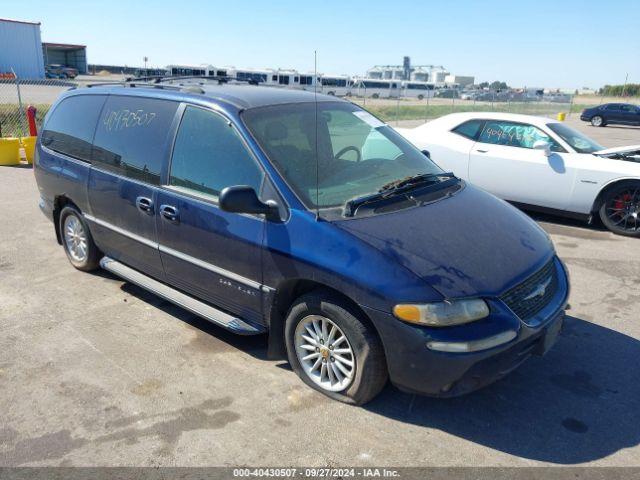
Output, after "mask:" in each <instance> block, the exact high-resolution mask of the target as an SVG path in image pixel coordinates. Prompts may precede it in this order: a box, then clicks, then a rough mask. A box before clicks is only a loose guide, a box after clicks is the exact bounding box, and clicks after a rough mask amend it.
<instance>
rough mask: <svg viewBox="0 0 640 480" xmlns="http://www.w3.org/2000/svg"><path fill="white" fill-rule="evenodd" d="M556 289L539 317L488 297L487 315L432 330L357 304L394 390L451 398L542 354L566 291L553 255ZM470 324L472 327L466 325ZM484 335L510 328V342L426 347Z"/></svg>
mask: <svg viewBox="0 0 640 480" xmlns="http://www.w3.org/2000/svg"><path fill="white" fill-rule="evenodd" d="M555 263H556V268H557V270H558V275H559V287H560V288H559V289H558V291H557V294H556V296H555V297H554V299H553V301H552V302H550V304H549V306H548V308H546V309H545V311H544V312H543V315H544V319H543V320H542V321H540V322H537V323H536V324H535V326H530V325H527V324H526V323H524V322H522V321H521V320H520V319H519V318H518V317H516V316H515V315H514V314H513V313H512V312H511V311H510V310H509V309H508V308H507V307H506V306H505V305H504V304H502V303H501V302H500V301H499V300H492V299H488V301H489V303H490V305H491V315H490V316H489V317H488V318H487V319H485V320H483V321H479V322H474V323H475V324H474V323H472V324H468V325H462V326H460V327H455V330H454V329H451V328H450V327H446V328H440V329H433V328H426V327H422V326H417V325H413V324H408V323H405V322H402V321H400V320H398V319H396V318H395V317H394V316H393V315H392V314H390V313H386V312H381V311H379V310H374V309H370V308H367V307H363V308H364V309H365V311H366V313H367V314H368V315H369V318H370V319H371V320H372V322H373V323H374V325H375V327H376V329H377V330H378V333H379V334H380V336H381V339H382V343H383V345H384V349H385V355H386V359H387V367H388V370H389V377H390V379H391V382H392V383H393V384H394V385H395V386H396V387H398V388H399V389H400V390H403V391H407V392H411V393H418V394H422V395H429V396H437V397H454V396H459V395H463V394H465V393H469V392H472V391H474V390H477V389H479V388H482V387H484V386H486V385H489V384H490V383H493V382H495V381H497V380H499V379H500V378H502V377H504V376H505V375H507V374H508V373H510V372H511V371H513V370H515V369H516V368H517V367H519V366H520V365H521V364H522V363H523V362H524V361H525V360H527V358H529V357H530V356H531V355H543V354H544V353H546V352H547V351H548V350H549V348H551V347H552V346H553V344H554V343H555V341H556V339H557V337H558V335H559V333H560V330H561V328H562V324H563V319H564V316H565V308H566V305H567V298H568V294H569V288H568V278H567V274H566V272H565V269H564V267H563V266H562V265H561V263H560V261H559V260H557V259H556V260H555ZM471 329H473V330H471ZM483 330H484V331H485V332H486V336H490V335H495V334H496V333H497V332H498V331H499V330H502V331H503V332H506V331H509V330H516V331H517V335H516V336H515V338H513V339H512V340H511V341H509V342H507V343H504V344H503V345H499V346H496V347H493V348H489V349H486V350H482V351H477V352H471V353H448V352H439V351H435V350H432V349H429V348H428V347H427V344H428V343H429V342H432V341H433V340H434V339H436V340H438V341H445V340H446V339H447V338H448V337H449V338H450V341H456V342H459V341H460V339H461V337H465V336H466V337H467V338H468V339H469V340H471V339H472V338H473V337H475V336H477V335H479V334H480V333H479V332H481V331H483Z"/></svg>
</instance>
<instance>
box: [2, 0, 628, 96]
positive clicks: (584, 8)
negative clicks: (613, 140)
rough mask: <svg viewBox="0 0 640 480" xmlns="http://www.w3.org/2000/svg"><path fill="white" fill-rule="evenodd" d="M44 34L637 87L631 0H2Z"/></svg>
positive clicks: (95, 58) (216, 53) (233, 58)
mask: <svg viewBox="0 0 640 480" xmlns="http://www.w3.org/2000/svg"><path fill="white" fill-rule="evenodd" d="M1 3H2V11H1V14H0V16H2V17H5V18H13V19H20V20H34V21H40V22H41V23H42V27H41V31H42V38H43V41H53V42H64V43H81V44H86V45H87V51H88V57H89V62H90V63H107V64H118V65H119V64H126V65H142V63H143V62H142V57H143V56H145V55H146V56H148V57H149V59H150V60H149V64H150V65H156V66H166V65H168V64H171V63H180V64H199V63H211V64H213V65H236V66H242V67H262V66H269V67H282V68H285V67H290V68H295V69H298V70H300V71H307V70H309V71H311V70H313V51H314V50H317V51H318V71H322V72H326V73H348V74H362V73H364V71H365V70H366V69H367V68H368V67H370V66H372V65H374V64H399V63H401V62H402V56H403V55H409V56H411V59H412V62H413V63H414V64H436V65H444V66H445V67H446V68H448V69H449V70H450V71H451V72H452V73H457V74H460V75H475V77H476V80H477V81H483V80H488V81H492V80H503V81H506V82H507V83H509V84H510V85H513V86H546V87H563V88H574V87H578V88H579V87H583V86H588V87H593V88H597V87H600V86H602V85H603V84H605V83H622V82H623V81H624V78H625V74H627V73H628V74H629V82H636V83H640V34H639V31H640V1H638V0H618V1H609V2H603V1H601V0H597V1H574V0H533V1H526V0H525V1H501V0H493V1H492V0H484V1H477V2H472V1H465V0H458V1H455V2H448V1H443V0H437V1H415V2H410V1H405V0H394V1H388V0H385V1H378V0H367V1H361V0H342V1H334V0H325V1H315V2H314V1H299V0H298V1H289V0H284V1H277V0H269V1H265V0H263V1H253V0H243V1H234V0H228V1H224V2H221V1H204V0H198V1H190V0H182V1H176V0H172V1H165V0H155V1H152V2H145V1H135V0H129V1H120V0H111V1H108V2H104V1H95V2H87V1H86V0H85V1H76V0H67V1H65V2H52V1H51V0H46V1H44V0H42V1H40V0H25V1H21V2H18V1H13V0H4V1H2V2H1Z"/></svg>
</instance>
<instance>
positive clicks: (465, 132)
mask: <svg viewBox="0 0 640 480" xmlns="http://www.w3.org/2000/svg"><path fill="white" fill-rule="evenodd" d="M483 123H484V120H469V121H467V122H464V123H462V124H460V125H458V126H457V127H456V128H454V129H453V130H452V132H454V133H457V134H458V135H462V136H463V137H466V138H468V139H470V140H475V139H476V137H477V135H478V131H479V130H480V127H481V126H482V124H483Z"/></svg>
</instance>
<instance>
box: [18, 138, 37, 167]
mask: <svg viewBox="0 0 640 480" xmlns="http://www.w3.org/2000/svg"><path fill="white" fill-rule="evenodd" d="M37 138H38V137H22V138H21V139H20V142H21V143H22V147H23V148H24V151H25V153H26V155H27V162H29V163H33V154H34V152H35V150H36V139H37Z"/></svg>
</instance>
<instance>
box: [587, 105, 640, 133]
mask: <svg viewBox="0 0 640 480" xmlns="http://www.w3.org/2000/svg"><path fill="white" fill-rule="evenodd" d="M580 120H582V121H583V122H590V123H591V125H593V126H594V127H606V126H607V125H635V126H639V125H640V107H639V106H637V105H632V104H630V103H604V104H602V105H598V106H597V107H592V108H587V109H585V110H583V112H582V113H581V114H580Z"/></svg>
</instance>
